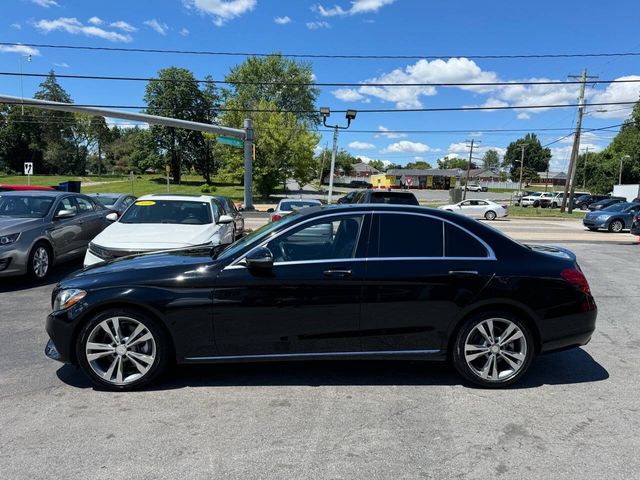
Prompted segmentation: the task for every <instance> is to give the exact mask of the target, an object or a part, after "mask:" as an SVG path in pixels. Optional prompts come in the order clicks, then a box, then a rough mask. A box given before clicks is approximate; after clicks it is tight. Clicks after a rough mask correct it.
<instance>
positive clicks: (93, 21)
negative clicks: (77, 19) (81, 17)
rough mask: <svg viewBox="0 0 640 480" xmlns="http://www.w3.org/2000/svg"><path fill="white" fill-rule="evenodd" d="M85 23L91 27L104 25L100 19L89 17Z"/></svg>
mask: <svg viewBox="0 0 640 480" xmlns="http://www.w3.org/2000/svg"><path fill="white" fill-rule="evenodd" d="M87 22H89V23H90V24H91V25H102V24H103V23H104V22H103V21H102V19H101V18H100V17H91V18H90V19H89V20H87Z"/></svg>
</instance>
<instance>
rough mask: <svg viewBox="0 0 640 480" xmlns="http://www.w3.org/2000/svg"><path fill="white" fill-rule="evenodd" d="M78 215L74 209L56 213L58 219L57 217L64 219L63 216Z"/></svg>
mask: <svg viewBox="0 0 640 480" xmlns="http://www.w3.org/2000/svg"><path fill="white" fill-rule="evenodd" d="M75 216H76V212H74V211H73V210H60V211H59V212H58V213H57V214H56V217H55V218H56V220H57V219H63V218H72V217H75Z"/></svg>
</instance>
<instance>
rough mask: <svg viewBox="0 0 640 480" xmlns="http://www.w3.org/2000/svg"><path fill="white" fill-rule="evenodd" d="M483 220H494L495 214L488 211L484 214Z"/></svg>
mask: <svg viewBox="0 0 640 480" xmlns="http://www.w3.org/2000/svg"><path fill="white" fill-rule="evenodd" d="M484 218H486V219H487V220H495V219H496V212H494V211H493V210H489V211H488V212H487V213H485V214H484Z"/></svg>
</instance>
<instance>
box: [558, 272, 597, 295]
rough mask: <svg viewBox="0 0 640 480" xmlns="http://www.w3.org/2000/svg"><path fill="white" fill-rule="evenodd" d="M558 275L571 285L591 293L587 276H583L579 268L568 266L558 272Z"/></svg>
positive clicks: (588, 293) (583, 291)
mask: <svg viewBox="0 0 640 480" xmlns="http://www.w3.org/2000/svg"><path fill="white" fill-rule="evenodd" d="M560 276H561V277H562V278H564V279H565V280H566V281H567V282H569V283H570V284H571V285H574V286H575V287H577V288H578V289H579V290H580V291H581V292H582V293H585V294H587V295H591V288H590V287H589V282H588V281H587V277H585V276H584V273H582V272H581V271H580V270H575V269H573V268H568V269H566V270H563V271H562V272H560Z"/></svg>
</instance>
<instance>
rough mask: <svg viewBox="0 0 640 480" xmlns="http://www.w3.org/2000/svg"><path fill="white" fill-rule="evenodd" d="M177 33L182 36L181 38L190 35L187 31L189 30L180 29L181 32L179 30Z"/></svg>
mask: <svg viewBox="0 0 640 480" xmlns="http://www.w3.org/2000/svg"><path fill="white" fill-rule="evenodd" d="M179 33H180V35H182V36H183V37H188V36H189V34H190V33H191V32H190V31H189V29H187V28H183V29H181V30H180V32H179Z"/></svg>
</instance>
